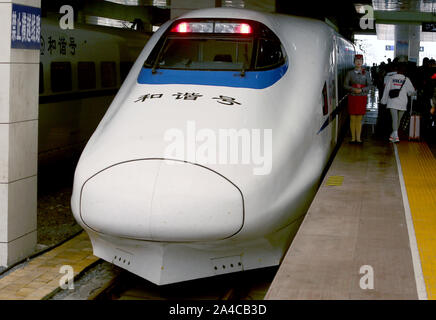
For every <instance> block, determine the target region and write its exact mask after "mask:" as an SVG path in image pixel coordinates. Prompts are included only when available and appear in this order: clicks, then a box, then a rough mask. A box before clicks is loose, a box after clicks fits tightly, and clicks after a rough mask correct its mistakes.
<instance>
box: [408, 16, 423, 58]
mask: <svg viewBox="0 0 436 320" xmlns="http://www.w3.org/2000/svg"><path fill="white" fill-rule="evenodd" d="M420 31H421V26H417V25H410V26H409V61H412V62H415V63H418V61H419V46H420V43H421V37H420V36H421V32H420Z"/></svg>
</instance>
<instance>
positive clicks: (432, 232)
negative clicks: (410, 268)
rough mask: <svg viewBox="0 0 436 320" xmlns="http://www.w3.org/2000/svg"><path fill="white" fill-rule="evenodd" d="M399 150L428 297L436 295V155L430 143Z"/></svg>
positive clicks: (417, 144) (402, 146)
mask: <svg viewBox="0 0 436 320" xmlns="http://www.w3.org/2000/svg"><path fill="white" fill-rule="evenodd" d="M397 147H398V154H399V157H400V161H401V167H402V169H403V176H404V182H405V185H406V189H407V197H408V198H409V205H410V211H411V214H412V219H413V225H414V229H415V235H416V241H417V244H418V250H419V255H420V258H421V266H422V272H423V275H424V281H425V285H426V289H427V296H428V299H431V300H435V299H436V159H435V158H434V156H433V154H432V153H431V151H430V149H429V148H428V146H427V144H426V143H417V142H414V143H400V144H398V146H397Z"/></svg>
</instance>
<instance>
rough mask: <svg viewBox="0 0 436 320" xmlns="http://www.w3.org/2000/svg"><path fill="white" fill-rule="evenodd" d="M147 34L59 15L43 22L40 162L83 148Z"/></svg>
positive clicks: (40, 88) (49, 161)
mask: <svg viewBox="0 0 436 320" xmlns="http://www.w3.org/2000/svg"><path fill="white" fill-rule="evenodd" d="M149 38H150V36H149V35H147V34H143V33H140V32H136V31H133V30H129V29H123V30H119V29H117V28H110V27H102V26H91V25H84V24H78V23H76V24H75V26H74V29H66V30H63V29H61V28H60V26H59V21H58V20H57V19H51V18H43V19H42V22H41V55H40V57H41V59H40V73H39V76H40V78H39V132H38V155H39V164H47V165H50V164H52V163H53V162H55V161H59V160H62V159H64V158H65V157H66V156H69V155H71V153H78V154H79V155H80V152H81V151H82V150H83V148H84V146H85V144H86V142H87V141H88V139H89V138H90V137H91V135H92V133H93V132H94V131H95V129H96V128H97V125H98V123H99V122H100V121H101V119H102V117H103V115H104V114H105V112H106V110H107V108H108V106H109V105H110V103H111V102H112V100H113V99H114V97H115V94H116V93H117V92H118V89H119V88H120V86H121V84H122V82H123V80H124V78H125V77H126V76H127V73H128V72H129V70H130V67H131V66H132V65H133V63H134V61H135V60H136V58H137V57H138V56H139V54H140V52H141V50H142V49H143V48H144V45H145V44H146V42H147V40H148V39H149Z"/></svg>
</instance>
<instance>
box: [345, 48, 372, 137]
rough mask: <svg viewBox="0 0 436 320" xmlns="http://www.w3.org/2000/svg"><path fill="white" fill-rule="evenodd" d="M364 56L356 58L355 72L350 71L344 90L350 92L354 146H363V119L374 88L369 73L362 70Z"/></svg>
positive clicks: (349, 110) (349, 106)
mask: <svg viewBox="0 0 436 320" xmlns="http://www.w3.org/2000/svg"><path fill="white" fill-rule="evenodd" d="M362 64H363V55H361V54H356V55H355V56H354V65H355V68H354V70H350V71H348V73H347V76H346V77H345V82H344V88H345V89H346V90H347V91H348V92H350V94H349V95H348V113H349V114H350V130H351V141H350V143H353V144H362V140H361V138H360V135H361V132H362V118H363V116H364V115H365V113H366V104H367V100H368V96H367V94H368V91H369V89H370V87H371V86H372V82H371V78H370V76H369V73H368V72H366V70H365V69H363V68H362Z"/></svg>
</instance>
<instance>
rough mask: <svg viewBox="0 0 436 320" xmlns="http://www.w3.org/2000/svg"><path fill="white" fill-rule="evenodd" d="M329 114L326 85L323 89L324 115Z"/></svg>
mask: <svg viewBox="0 0 436 320" xmlns="http://www.w3.org/2000/svg"><path fill="white" fill-rule="evenodd" d="M328 113H329V104H328V96H327V84H326V83H324V88H323V89H322V114H323V115H324V116H325V115H327V114H328Z"/></svg>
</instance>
